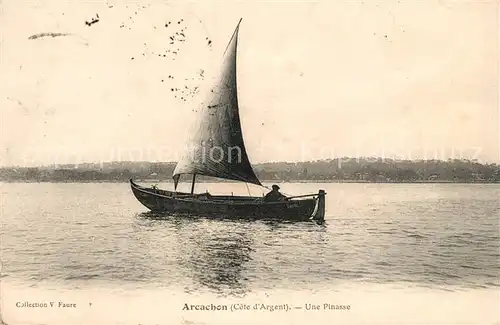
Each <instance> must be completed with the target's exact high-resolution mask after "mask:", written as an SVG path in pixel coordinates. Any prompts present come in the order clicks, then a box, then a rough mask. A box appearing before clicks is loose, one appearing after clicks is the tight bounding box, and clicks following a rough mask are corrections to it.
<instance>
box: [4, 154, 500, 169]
mask: <svg viewBox="0 0 500 325" xmlns="http://www.w3.org/2000/svg"><path fill="white" fill-rule="evenodd" d="M338 160H344V162H348V161H353V160H354V161H360V160H365V161H370V160H371V162H377V161H379V160H382V161H392V162H429V161H438V162H450V161H451V162H453V161H460V162H469V163H478V164H480V165H499V164H500V161H496V162H487V161H482V160H481V159H468V158H451V157H450V158H447V159H441V158H415V159H400V158H384V157H379V156H378V157H374V156H360V157H352V156H343V157H335V158H321V159H315V160H302V161H293V160H289V161H287V160H275V161H262V162H255V163H252V166H255V165H264V164H279V163H282V164H283V163H285V164H301V163H315V162H329V161H338ZM112 163H136V164H139V163H148V164H169V165H170V164H171V165H173V164H177V163H178V162H177V161H148V160H109V161H101V162H96V161H86V162H80V163H56V162H53V163H49V164H41V165H34V166H26V165H0V168H16V167H17V168H40V167H52V166H79V165H104V164H112Z"/></svg>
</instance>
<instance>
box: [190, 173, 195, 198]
mask: <svg viewBox="0 0 500 325" xmlns="http://www.w3.org/2000/svg"><path fill="white" fill-rule="evenodd" d="M195 180H196V174H193V182H192V183H191V194H193V193H194V181H195Z"/></svg>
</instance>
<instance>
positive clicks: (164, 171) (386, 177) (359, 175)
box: [0, 158, 500, 184]
mask: <svg viewBox="0 0 500 325" xmlns="http://www.w3.org/2000/svg"><path fill="white" fill-rule="evenodd" d="M175 167H176V163H173V162H145V161H143V162H131V161H128V162H127V161H119V162H118V161H117V162H107V163H99V164H97V163H82V164H78V165H73V164H69V165H53V166H41V167H0V182H9V183H14V182H18V183H126V182H128V180H129V179H130V178H132V179H134V180H137V181H139V182H140V181H141V180H142V181H144V182H155V183H158V182H161V183H169V182H172V181H173V180H172V175H173V173H174V170H175ZM253 169H254V172H255V174H256V176H257V178H258V179H259V180H261V182H265V183H277V182H279V183H287V182H293V183H362V184H368V183H374V184H498V183H500V165H498V164H480V163H478V162H475V161H466V160H457V159H455V160H449V161H439V160H425V161H424V160H422V161H396V160H389V159H384V160H383V159H378V160H373V159H362V158H359V159H356V160H347V159H330V160H328V159H327V160H317V161H306V162H296V163H291V162H276V163H260V164H255V165H254V166H253ZM184 179H185V182H190V181H191V179H190V177H185V178H184V177H182V178H181V181H183V180H184ZM197 182H199V183H205V182H208V183H227V182H233V181H231V180H224V179H220V178H214V177H206V176H202V175H199V177H197Z"/></svg>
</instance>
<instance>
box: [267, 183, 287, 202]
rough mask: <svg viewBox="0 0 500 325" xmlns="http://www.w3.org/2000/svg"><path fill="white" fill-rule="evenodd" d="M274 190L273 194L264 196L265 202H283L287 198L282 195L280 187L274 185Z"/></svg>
mask: <svg viewBox="0 0 500 325" xmlns="http://www.w3.org/2000/svg"><path fill="white" fill-rule="evenodd" d="M272 188H273V189H272V190H271V192H269V193H267V194H266V196H264V202H276V201H283V200H284V199H285V198H286V196H284V195H283V194H281V193H280V187H279V186H278V185H276V184H274V185H273V186H272Z"/></svg>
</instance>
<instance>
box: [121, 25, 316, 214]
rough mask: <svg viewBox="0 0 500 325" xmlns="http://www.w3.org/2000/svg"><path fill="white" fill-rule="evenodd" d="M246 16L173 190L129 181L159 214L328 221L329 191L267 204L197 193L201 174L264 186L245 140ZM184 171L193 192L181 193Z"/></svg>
mask: <svg viewBox="0 0 500 325" xmlns="http://www.w3.org/2000/svg"><path fill="white" fill-rule="evenodd" d="M240 23H241V19H240V21H239V22H238V24H237V26H236V29H235V30H234V32H233V35H232V36H231V38H230V40H229V44H228V45H227V47H226V50H225V51H224V55H223V60H222V69H221V72H220V75H219V76H218V78H216V79H215V80H214V83H213V86H212V88H211V89H210V91H209V92H208V95H207V99H206V101H205V102H204V103H203V104H202V107H201V108H200V115H199V119H198V123H196V124H194V128H193V132H190V134H191V136H190V138H189V140H188V143H187V146H186V148H188V150H187V151H186V152H185V154H184V155H183V156H182V157H181V159H180V160H179V161H178V163H177V165H176V167H175V170H174V173H173V181H174V191H169V190H163V189H159V188H157V187H156V186H153V187H146V186H141V185H139V184H137V183H135V182H134V180H133V179H130V186H131V188H132V192H133V194H134V196H135V197H136V198H137V200H139V202H140V203H142V204H143V205H144V206H145V207H146V208H148V209H149V210H151V211H152V212H155V213H167V214H172V215H176V216H178V215H185V214H187V215H196V216H207V217H211V216H215V217H224V218H225V217H227V218H246V217H250V218H255V219H280V220H300V221H306V220H315V221H320V222H321V221H324V217H325V195H326V193H325V191H324V190H319V191H318V193H313V194H304V195H297V196H288V197H284V198H282V199H281V200H278V201H273V202H268V201H267V200H264V198H263V197H256V196H236V195H211V194H210V193H208V192H206V193H195V192H194V189H195V183H196V176H197V175H204V176H209V177H215V178H219V179H225V180H232V181H237V182H242V183H243V182H244V183H246V184H247V185H248V183H250V184H255V185H259V186H263V185H262V183H261V182H260V180H259V179H258V177H257V176H256V174H255V172H254V170H253V168H252V165H251V163H250V160H249V157H248V155H247V152H246V149H245V144H244V141H243V133H242V129H241V123H240V116H239V108H238V94H237V93H238V91H237V83H236V79H237V78H236V57H237V43H238V31H239V26H240ZM181 175H192V182H191V192H190V193H187V192H179V191H177V185H178V184H179V179H180V176H181Z"/></svg>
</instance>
